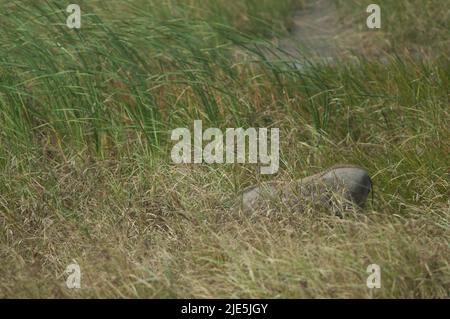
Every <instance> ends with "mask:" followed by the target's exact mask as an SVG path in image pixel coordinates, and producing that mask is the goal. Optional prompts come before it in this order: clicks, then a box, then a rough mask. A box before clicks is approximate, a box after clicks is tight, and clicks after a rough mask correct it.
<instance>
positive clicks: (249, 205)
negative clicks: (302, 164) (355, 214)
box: [241, 165, 372, 212]
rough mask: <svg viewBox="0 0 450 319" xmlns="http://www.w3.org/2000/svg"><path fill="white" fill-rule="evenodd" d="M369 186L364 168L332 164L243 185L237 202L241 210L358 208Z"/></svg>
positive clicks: (369, 180) (370, 187)
mask: <svg viewBox="0 0 450 319" xmlns="http://www.w3.org/2000/svg"><path fill="white" fill-rule="evenodd" d="M371 189H372V180H371V179H370V176H369V173H368V172H367V170H366V169H364V168H362V167H360V166H356V165H336V166H333V167H331V168H328V169H326V170H324V171H322V172H320V173H317V174H315V175H312V176H309V177H306V178H303V179H300V180H297V181H269V182H264V183H261V184H259V185H254V186H251V187H248V188H246V189H245V190H244V191H243V193H242V198H241V203H242V207H243V209H244V210H245V211H265V212H270V211H273V210H276V209H280V208H282V207H285V208H289V209H291V210H294V211H296V210H304V209H306V208H307V207H316V206H314V205H319V206H320V207H322V208H326V209H331V210H332V211H334V212H337V211H340V210H341V209H342V208H345V207H356V208H362V207H363V206H364V204H365V202H366V199H367V197H368V195H369V192H370V191H371Z"/></svg>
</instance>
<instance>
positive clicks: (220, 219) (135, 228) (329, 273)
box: [0, 0, 450, 298]
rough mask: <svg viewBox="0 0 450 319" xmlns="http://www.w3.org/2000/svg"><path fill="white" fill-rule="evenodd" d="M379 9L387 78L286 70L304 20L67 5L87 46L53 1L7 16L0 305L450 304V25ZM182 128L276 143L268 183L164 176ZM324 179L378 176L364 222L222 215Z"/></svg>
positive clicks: (282, 11) (258, 12)
mask: <svg viewBox="0 0 450 319" xmlns="http://www.w3.org/2000/svg"><path fill="white" fill-rule="evenodd" d="M380 2H382V7H384V8H385V9H386V8H389V9H388V10H383V12H384V13H383V16H384V17H386V20H383V21H384V22H383V25H386V29H382V31H380V32H378V33H375V34H376V36H374V39H376V40H380V39H383V40H381V42H380V43H378V42H376V41H375V42H374V43H372V45H374V46H378V45H379V46H382V49H383V50H384V51H385V53H384V55H383V59H382V60H381V61H380V59H378V57H370V56H369V57H360V58H359V59H358V60H357V61H355V60H352V61H347V60H344V59H343V60H342V61H339V62H338V63H335V64H327V63H315V64H310V65H309V66H308V67H305V68H301V69H299V68H297V67H296V65H298V64H299V63H300V64H302V65H304V64H305V61H304V59H303V58H301V57H298V56H288V55H286V54H285V53H283V52H280V51H278V50H277V48H276V47H275V46H274V45H273V43H272V41H271V40H272V38H273V37H282V36H283V35H284V34H286V33H287V32H288V30H289V28H290V25H291V23H292V21H290V18H291V12H293V10H296V9H298V8H299V7H301V5H302V2H301V1H294V0H290V1H273V0H264V1H261V0H258V1H256V0H246V1H239V2H238V1H236V2H234V1H233V2H231V1H223V0H214V1H213V0H211V1H197V0H195V1H194V0H190V1H151V0H148V1H144V0H136V1H131V0H127V1H112V2H111V3H109V4H105V2H104V1H80V2H79V4H80V5H81V7H82V13H83V16H82V28H81V29H80V30H70V29H68V28H67V27H66V25H65V21H66V15H67V14H66V13H65V7H64V6H63V5H62V4H61V2H60V1H39V2H38V1H36V2H29V1H0V7H1V10H0V12H1V13H0V28H1V30H2V32H0V127H1V128H0V167H1V174H0V229H1V236H0V265H1V267H0V296H2V297H55V296H56V297H87V296H90V297H141V298H143V297H364V298H366V297H369V298H370V297H403V298H408V297H425V298H428V297H449V290H448V287H449V285H450V282H449V278H450V265H449V262H448V260H449V257H450V254H449V250H448V248H449V244H450V241H449V240H450V237H449V236H450V235H449V234H450V233H449V218H450V215H449V213H450V211H449V199H448V198H449V194H448V190H449V175H448V174H449V172H448V168H449V162H450V158H449V154H450V145H449V140H450V125H449V123H450V114H449V107H448V106H449V105H450V103H449V79H450V76H449V75H450V63H449V58H448V54H447V53H448V39H446V38H445V34H447V35H448V27H447V25H446V24H445V21H447V22H448V19H447V20H445V19H444V18H445V17H448V6H446V5H444V4H443V2H441V1H438V2H435V1H430V2H427V4H423V5H421V3H422V2H421V1H414V2H411V5H408V4H405V3H403V4H401V5H400V4H398V5H396V4H395V3H399V2H394V1H392V2H389V1H380ZM419 2H420V3H419ZM429 3H433V4H434V5H433V6H432V5H431V4H429ZM361 6H362V7H364V6H363V4H362V2H355V1H353V2H345V4H344V3H343V2H340V6H339V12H340V14H342V19H343V20H345V19H346V18H345V17H346V16H347V15H348V14H352V12H353V13H354V14H355V16H358V15H357V14H356V12H360V10H359V9H360V7H361ZM430 6H431V7H430ZM436 8H440V10H438V9H436ZM363 9H364V11H363V12H365V7H364V8H363ZM430 12H431V13H432V14H431V13H430ZM358 14H359V13H358ZM412 17H415V19H413V18H412ZM433 17H434V18H433ZM360 18H361V17H360ZM397 18H399V19H397ZM355 20H358V18H355ZM399 21H405V22H408V23H400V22H399ZM413 23H417V24H418V25H419V26H421V27H420V30H421V32H422V33H420V34H419V35H414V36H413V35H411V34H410V32H412V31H411V30H413V28H412V27H411V25H412V24H413ZM354 28H355V32H361V28H360V25H359V24H355V25H354ZM364 32H369V31H367V30H366V31H364ZM370 32H372V31H370ZM446 32H447V33H446ZM427 34H429V36H427ZM373 35H374V33H373V32H372V33H368V36H373ZM422 45H425V46H426V47H425V48H423V50H422V48H421V46H422ZM411 47H413V48H414V49H415V51H414V52H413V54H409V53H411V52H408V50H403V49H405V48H411ZM426 48H428V49H429V48H434V49H433V54H429V50H426ZM268 52H271V53H270V54H269V53H268ZM417 52H420V53H421V55H417V54H416V53H417ZM194 119H201V120H203V123H204V126H205V127H206V126H214V127H219V128H222V129H224V128H226V127H241V126H242V127H278V128H280V132H281V137H280V142H281V149H280V156H281V168H280V173H279V174H278V175H277V176H270V177H267V176H265V177H261V176H260V175H259V173H258V170H257V168H256V167H254V166H252V165H212V166H208V165H193V166H188V165H186V166H177V165H174V164H172V163H171V160H170V148H171V146H172V143H171V142H170V130H172V129H174V128H177V127H191V126H192V122H193V120H194ZM337 162H348V163H354V164H360V165H363V166H365V167H366V168H367V169H368V170H369V172H370V173H371V175H372V177H373V181H374V185H375V188H374V190H375V193H374V199H373V201H371V202H369V203H368V207H367V208H366V210H365V211H364V212H354V213H349V216H346V217H345V218H341V217H336V216H330V215H329V214H327V213H326V212H307V213H306V214H303V215H302V214H298V213H295V212H292V211H289V210H287V211H281V212H280V213H279V214H276V215H274V216H262V215H261V216H259V217H257V216H253V217H249V216H244V215H242V214H241V212H239V211H238V212H236V211H235V210H233V209H232V208H231V207H232V203H233V202H234V200H235V198H236V196H237V194H238V192H239V191H240V190H242V189H243V188H244V187H246V186H249V185H251V184H254V183H257V182H259V181H260V180H261V179H268V178H281V179H294V178H301V177H304V176H306V175H310V174H313V173H315V172H317V171H318V170H320V169H321V168H325V167H327V166H330V165H333V164H335V163H337ZM72 260H76V261H77V262H78V263H79V264H80V266H81V269H82V287H83V288H82V289H80V290H77V291H72V290H68V289H67V288H66V287H65V284H64V276H63V271H64V269H65V267H66V266H67V265H68V264H69V263H71V262H72ZM370 263H377V264H380V266H381V267H382V280H383V281H382V289H379V290H369V289H367V287H366V284H365V283H366V277H367V274H366V273H365V270H366V267H367V265H368V264H370Z"/></svg>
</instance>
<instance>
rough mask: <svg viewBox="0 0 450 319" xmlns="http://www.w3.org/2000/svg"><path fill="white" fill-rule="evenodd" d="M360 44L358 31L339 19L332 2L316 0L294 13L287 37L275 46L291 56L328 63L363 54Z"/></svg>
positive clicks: (360, 38)
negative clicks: (291, 27)
mask: <svg viewBox="0 0 450 319" xmlns="http://www.w3.org/2000/svg"><path fill="white" fill-rule="evenodd" d="M363 43H364V41H363V37H362V34H361V32H358V31H356V28H354V27H352V26H350V25H349V24H348V23H344V22H343V21H342V20H341V19H340V17H339V12H338V8H337V6H336V4H335V2H333V1H332V0H318V1H315V2H309V3H308V4H307V5H306V7H305V8H304V9H302V10H299V11H297V12H295V13H294V17H293V29H292V32H291V36H289V37H287V38H284V39H281V40H279V47H280V48H281V49H282V50H284V51H286V52H288V53H289V54H291V55H293V56H295V57H298V56H299V55H300V56H304V57H307V58H308V59H310V58H311V59H312V60H313V61H317V60H320V61H323V60H324V61H328V62H332V61H335V60H336V59H341V58H345V57H350V56H353V55H355V54H363V53H365V50H364V44H363Z"/></svg>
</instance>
